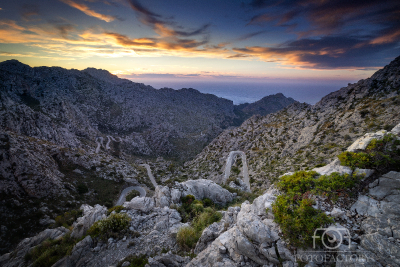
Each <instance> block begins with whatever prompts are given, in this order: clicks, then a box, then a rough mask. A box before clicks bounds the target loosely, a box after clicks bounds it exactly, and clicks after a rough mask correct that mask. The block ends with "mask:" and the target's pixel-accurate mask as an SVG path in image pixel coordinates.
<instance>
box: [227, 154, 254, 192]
mask: <svg viewBox="0 0 400 267" xmlns="http://www.w3.org/2000/svg"><path fill="white" fill-rule="evenodd" d="M236 156H241V157H242V163H243V171H242V172H243V178H244V183H245V184H246V185H247V188H248V189H249V190H250V191H251V189H250V179H249V170H248V168H247V161H246V154H245V153H244V152H243V151H231V152H230V153H229V156H228V159H227V160H226V166H225V174H224V180H223V183H226V180H228V178H229V175H230V174H231V168H232V164H233V160H234V159H235V157H236Z"/></svg>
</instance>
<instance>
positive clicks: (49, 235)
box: [0, 124, 400, 267]
mask: <svg viewBox="0 0 400 267" xmlns="http://www.w3.org/2000/svg"><path fill="white" fill-rule="evenodd" d="M389 134H391V136H395V138H397V140H400V124H399V125H397V126H396V127H394V128H393V129H392V130H391V132H387V131H379V132H377V133H374V134H366V135H365V136H363V137H361V138H360V139H358V140H356V142H354V143H353V144H352V145H351V146H350V147H349V148H348V151H361V150H363V149H365V148H366V147H367V146H368V144H369V143H370V142H371V141H372V140H374V139H375V140H382V139H383V138H384V137H385V136H387V135H389ZM315 171H317V172H318V173H320V174H325V175H326V174H331V173H333V172H336V173H346V172H348V171H349V168H348V167H346V166H342V165H340V163H339V164H338V163H337V161H334V162H332V163H331V164H329V165H327V166H325V167H322V168H316V169H315ZM350 172H352V170H350ZM355 172H357V173H363V174H364V176H363V177H364V178H363V179H364V180H365V181H369V182H368V183H367V187H366V189H367V190H364V191H363V192H360V193H359V195H358V196H357V197H356V198H354V197H353V198H348V199H347V198H346V197H345V199H347V201H349V202H347V204H346V205H343V201H338V202H337V203H333V202H330V203H327V202H323V203H322V202H321V203H319V204H318V201H317V203H316V204H315V207H316V208H317V209H319V210H322V211H323V212H325V213H326V214H328V215H330V216H332V218H334V221H335V222H334V223H333V224H332V226H331V227H335V228H333V229H341V230H340V231H342V233H343V231H344V233H345V234H344V235H343V236H344V237H346V238H345V239H344V240H343V241H342V242H337V243H335V244H337V245H338V248H337V250H335V251H334V252H332V250H329V249H328V248H325V249H322V250H318V251H315V250H313V249H312V248H299V247H293V246H292V245H289V244H288V243H287V241H285V240H284V239H283V238H282V232H281V229H280V227H279V225H278V224H277V223H276V222H275V221H274V214H273V213H272V212H271V206H272V204H273V203H274V201H275V200H276V198H277V196H279V195H280V194H281V192H280V191H279V190H277V189H276V188H275V186H271V187H270V188H269V189H268V190H267V191H265V192H264V193H263V194H262V195H261V196H259V197H258V198H256V199H255V200H254V201H253V202H252V203H250V202H249V201H245V202H243V203H242V204H241V205H240V206H232V207H229V208H228V209H227V210H225V211H220V213H221V214H222V219H221V220H220V221H219V222H215V223H213V224H211V225H210V226H208V227H207V228H206V229H205V230H204V231H203V232H202V234H201V237H200V239H199V240H198V242H197V244H196V246H195V249H194V250H193V251H192V252H193V253H194V255H193V254H191V255H192V257H193V256H194V258H191V257H189V256H184V255H182V253H180V251H181V247H180V246H179V245H178V244H177V242H176V235H177V232H178V231H179V229H180V228H182V227H185V226H188V223H183V222H182V221H181V220H182V218H181V216H180V213H179V212H178V211H177V210H176V208H177V207H179V206H180V205H182V203H181V200H182V197H184V196H187V195H193V196H194V197H195V198H196V199H198V200H201V199H206V198H208V199H210V200H212V201H213V202H214V203H218V204H220V205H226V204H228V203H230V202H232V201H233V200H234V199H235V197H236V194H233V193H230V192H229V191H228V190H226V189H224V188H222V187H221V186H219V185H217V184H216V183H214V182H212V181H210V180H203V179H199V180H188V181H186V182H182V183H176V184H175V185H173V186H170V187H168V186H158V187H157V188H156V193H155V195H154V196H153V197H136V198H133V199H132V200H131V201H129V202H125V203H124V205H123V206H124V207H123V209H122V210H121V211H120V213H122V214H126V215H127V216H128V217H129V218H130V219H131V222H130V224H129V231H127V232H124V233H123V236H120V237H119V238H109V239H108V240H105V241H99V239H97V238H95V237H91V236H90V235H86V234H87V231H88V229H89V228H90V226H91V225H92V224H93V223H94V222H96V221H99V220H101V219H105V218H106V217H107V216H112V214H115V211H114V212H113V213H111V215H107V209H106V208H105V207H102V206H100V205H96V206H94V207H92V206H88V205H82V207H81V209H82V210H83V216H82V217H80V218H78V219H77V221H76V222H75V223H74V224H73V226H72V227H71V229H66V228H64V227H59V228H55V229H47V230H45V231H43V232H41V233H40V234H38V235H37V236H35V237H32V238H26V239H24V240H23V241H22V242H21V243H20V244H19V245H18V246H17V248H16V249H15V250H14V251H13V252H11V253H8V254H5V255H3V256H1V257H0V264H1V265H2V266H26V265H28V266H29V265H30V263H29V261H27V259H26V257H25V255H26V254H27V253H29V252H30V251H32V250H33V249H34V248H35V246H38V245H39V244H40V243H42V242H44V241H45V240H46V239H59V238H62V237H63V236H66V235H67V234H70V235H71V236H72V237H74V238H83V237H84V238H83V239H82V240H81V241H79V242H78V243H77V244H76V245H75V246H74V247H73V249H72V251H71V252H70V253H69V254H68V255H67V256H66V257H64V258H62V259H61V260H59V261H58V262H57V263H55V264H54V265H53V266H117V265H118V264H119V265H118V266H135V265H131V262H130V261H129V256H130V255H132V254H133V255H141V254H144V255H145V257H146V259H147V261H148V263H147V264H146V266H151V267H164V266H168V267H170V266H174V267H181V266H188V267H200V266H204V267H206V266H207V267H208V266H209V267H211V266H220V267H222V266H226V267H228V266H253V267H258V266H285V267H289V266H332V265H333V266H371V267H372V266H400V227H399V226H400V224H399V222H400V213H399V210H400V197H399V196H400V193H399V192H400V191H399V188H400V172H395V171H390V172H388V173H386V174H384V175H379V176H378V177H374V170H368V169H355ZM328 235H329V236H330V237H331V238H333V237H334V236H335V233H334V231H333V232H331V233H328ZM327 258H328V259H330V260H331V262H328V263H327V262H325V261H324V260H326V259H327ZM339 258H340V259H350V260H338V259H339ZM332 259H335V260H332ZM300 262H302V265H299V264H300Z"/></svg>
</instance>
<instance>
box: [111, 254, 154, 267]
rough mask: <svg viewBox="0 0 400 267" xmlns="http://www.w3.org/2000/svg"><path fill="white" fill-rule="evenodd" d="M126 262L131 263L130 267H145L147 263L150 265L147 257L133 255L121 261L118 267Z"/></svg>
mask: <svg viewBox="0 0 400 267" xmlns="http://www.w3.org/2000/svg"><path fill="white" fill-rule="evenodd" d="M126 261H128V262H129V263H130V265H128V267H144V266H146V264H147V263H149V260H148V259H147V258H146V255H131V256H128V257H126V258H125V259H123V260H122V261H120V262H119V263H118V265H117V266H118V267H121V266H122V264H123V263H124V262H126Z"/></svg>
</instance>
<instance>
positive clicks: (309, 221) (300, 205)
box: [272, 193, 333, 247]
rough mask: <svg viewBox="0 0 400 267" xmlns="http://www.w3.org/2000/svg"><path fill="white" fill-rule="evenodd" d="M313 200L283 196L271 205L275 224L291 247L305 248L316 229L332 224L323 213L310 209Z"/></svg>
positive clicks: (293, 195)
mask: <svg viewBox="0 0 400 267" xmlns="http://www.w3.org/2000/svg"><path fill="white" fill-rule="evenodd" d="M313 203H314V202H313V200H311V199H309V198H307V197H304V196H302V195H301V194H294V193H290V194H285V195H280V196H278V197H277V199H276V201H275V202H274V203H273V204H272V212H273V213H274V216H275V219H274V220H275V222H276V223H278V224H279V226H280V228H281V230H282V234H283V236H284V238H285V239H287V240H288V241H289V242H290V244H291V245H294V246H297V247H307V246H309V245H311V244H312V240H313V239H312V236H313V234H314V231H315V230H316V229H317V228H320V227H324V226H326V225H328V224H330V223H332V222H333V219H332V218H330V217H328V216H327V215H326V214H325V213H323V212H322V211H320V210H317V209H314V208H313V207H312V205H313Z"/></svg>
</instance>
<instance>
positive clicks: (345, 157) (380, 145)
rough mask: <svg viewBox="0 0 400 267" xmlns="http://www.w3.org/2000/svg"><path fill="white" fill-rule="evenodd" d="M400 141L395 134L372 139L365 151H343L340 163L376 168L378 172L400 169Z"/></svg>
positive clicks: (356, 166)
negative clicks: (380, 138) (399, 146)
mask: <svg viewBox="0 0 400 267" xmlns="http://www.w3.org/2000/svg"><path fill="white" fill-rule="evenodd" d="M398 145H400V141H399V140H397V137H396V136H395V135H393V134H387V135H385V136H384V137H383V138H382V140H377V139H372V140H371V142H370V143H369V145H368V146H367V148H366V149H365V151H364V152H348V151H346V152H343V153H341V154H340V155H339V156H338V158H339V160H340V163H341V164H342V165H344V166H349V167H351V168H353V169H354V168H361V169H375V170H377V171H378V173H384V172H388V171H400V149H399V148H398Z"/></svg>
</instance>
